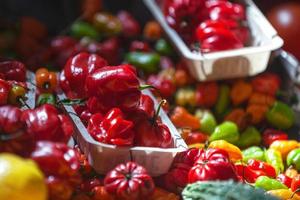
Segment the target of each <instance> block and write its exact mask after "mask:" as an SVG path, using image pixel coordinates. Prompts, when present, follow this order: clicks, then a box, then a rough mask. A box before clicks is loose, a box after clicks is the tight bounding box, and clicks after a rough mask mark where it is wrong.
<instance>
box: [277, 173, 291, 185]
mask: <svg viewBox="0 0 300 200" xmlns="http://www.w3.org/2000/svg"><path fill="white" fill-rule="evenodd" d="M276 179H277V180H279V181H280V182H281V183H283V184H284V185H286V186H287V187H288V188H290V187H291V185H292V180H293V179H292V178H290V177H288V176H287V175H285V174H279V175H278V176H277V178H276Z"/></svg>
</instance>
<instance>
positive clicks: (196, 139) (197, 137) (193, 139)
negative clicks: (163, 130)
mask: <svg viewBox="0 0 300 200" xmlns="http://www.w3.org/2000/svg"><path fill="white" fill-rule="evenodd" d="M207 140H208V135H206V134H205V133H201V132H190V133H189V134H188V135H187V137H186V138H185V142H186V144H188V145H190V144H196V143H205V142H206V141H207Z"/></svg>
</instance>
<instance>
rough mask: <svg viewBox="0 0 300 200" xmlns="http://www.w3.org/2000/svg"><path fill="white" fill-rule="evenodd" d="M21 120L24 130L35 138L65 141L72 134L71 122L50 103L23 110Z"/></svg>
mask: <svg viewBox="0 0 300 200" xmlns="http://www.w3.org/2000/svg"><path fill="white" fill-rule="evenodd" d="M21 121H22V122H24V123H25V124H26V131H27V133H29V134H30V135H32V136H33V137H34V138H35V140H49V141H54V142H64V143H67V142H68V141H69V139H70V137H71V136H72V134H73V124H72V122H71V120H70V119H69V118H68V117H67V116H66V115H62V114H59V113H58V110H57V109H56V108H55V107H54V106H53V105H50V104H44V105H42V106H40V107H38V108H35V109H28V110H25V111H23V113H22V117H21Z"/></svg>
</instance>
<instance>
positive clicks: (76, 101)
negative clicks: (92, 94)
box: [57, 99, 87, 106]
mask: <svg viewBox="0 0 300 200" xmlns="http://www.w3.org/2000/svg"><path fill="white" fill-rule="evenodd" d="M86 100H87V99H62V100H60V101H58V102H57V104H63V105H67V106H73V105H84V103H85V102H86Z"/></svg>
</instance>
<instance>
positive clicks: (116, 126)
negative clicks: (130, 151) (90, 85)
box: [88, 108, 134, 146]
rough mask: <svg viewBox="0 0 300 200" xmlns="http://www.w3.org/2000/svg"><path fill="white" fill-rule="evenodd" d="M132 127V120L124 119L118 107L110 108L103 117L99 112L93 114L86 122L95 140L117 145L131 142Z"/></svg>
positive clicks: (127, 144)
mask: <svg viewBox="0 0 300 200" xmlns="http://www.w3.org/2000/svg"><path fill="white" fill-rule="evenodd" d="M132 128H133V122H131V121H129V120H126V119H124V114H123V112H122V111H121V110H120V109H119V108H113V109H111V110H110V111H109V112H108V113H107V114H106V115H105V116H104V117H103V116H102V114H100V113H97V114H94V115H92V116H91V118H90V120H89V123H88V132H89V133H90V134H91V136H92V137H93V138H94V139H95V140H97V141H99V142H103V143H108V144H114V145H118V146H131V145H132V144H133V138H134V132H133V129H132Z"/></svg>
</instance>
